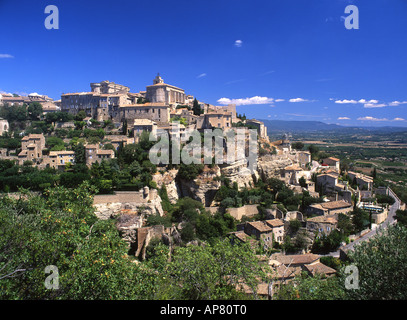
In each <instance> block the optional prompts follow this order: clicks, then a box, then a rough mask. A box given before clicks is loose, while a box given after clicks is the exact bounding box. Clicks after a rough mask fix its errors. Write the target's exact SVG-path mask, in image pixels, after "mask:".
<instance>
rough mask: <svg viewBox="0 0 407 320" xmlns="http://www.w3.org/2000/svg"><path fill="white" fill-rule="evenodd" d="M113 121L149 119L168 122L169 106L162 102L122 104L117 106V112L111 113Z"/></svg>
mask: <svg viewBox="0 0 407 320" xmlns="http://www.w3.org/2000/svg"><path fill="white" fill-rule="evenodd" d="M113 117H114V119H115V121H119V122H121V121H124V120H127V121H130V122H131V121H134V119H149V120H151V121H158V122H169V121H170V108H169V106H168V105H166V104H163V103H158V102H157V103H155V102H154V103H153V102H148V103H143V104H132V105H124V106H120V107H119V108H118V111H117V113H113Z"/></svg>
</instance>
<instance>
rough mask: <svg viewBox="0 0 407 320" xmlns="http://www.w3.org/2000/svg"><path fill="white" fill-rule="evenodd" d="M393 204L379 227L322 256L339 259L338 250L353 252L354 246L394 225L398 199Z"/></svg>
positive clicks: (398, 206)
mask: <svg viewBox="0 0 407 320" xmlns="http://www.w3.org/2000/svg"><path fill="white" fill-rule="evenodd" d="M394 200H395V202H394V204H393V205H392V206H391V207H390V208H389V212H388V214H387V218H386V220H384V221H383V222H382V223H381V224H380V225H378V226H377V227H376V228H374V229H372V230H370V231H369V232H368V233H366V234H364V235H363V236H361V237H359V238H357V239H355V240H354V241H353V242H350V243H349V244H347V245H345V246H342V247H340V248H339V249H338V250H337V251H334V252H330V253H328V254H326V255H324V256H331V257H337V258H338V257H339V251H340V250H344V251H347V250H353V249H354V248H355V245H357V244H359V243H361V242H362V241H366V240H368V239H370V238H371V237H374V236H375V235H376V234H377V233H378V232H380V231H381V230H384V229H386V228H388V227H389V226H390V225H392V224H394V223H396V220H395V219H394V216H395V215H396V211H397V210H398V209H399V208H400V204H401V203H400V200H399V199H396V198H395V199H394Z"/></svg>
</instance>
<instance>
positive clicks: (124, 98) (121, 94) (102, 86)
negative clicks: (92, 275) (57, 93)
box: [61, 81, 135, 121]
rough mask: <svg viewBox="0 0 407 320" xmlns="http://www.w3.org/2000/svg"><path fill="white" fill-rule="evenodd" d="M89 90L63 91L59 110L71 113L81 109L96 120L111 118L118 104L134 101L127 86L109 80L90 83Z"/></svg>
mask: <svg viewBox="0 0 407 320" xmlns="http://www.w3.org/2000/svg"><path fill="white" fill-rule="evenodd" d="M90 86H91V90H92V91H91V92H79V93H64V94H62V95H61V110H62V111H65V112H70V113H73V114H76V113H78V112H79V111H81V110H83V111H85V112H86V115H87V116H90V117H92V118H94V119H96V120H98V121H102V120H108V119H111V118H112V113H113V112H114V110H115V109H117V108H118V107H119V106H122V105H125V104H130V103H134V99H135V97H134V96H133V95H130V94H129V90H130V89H129V88H128V87H126V86H123V85H120V84H116V83H114V82H110V81H102V82H100V83H91V84H90Z"/></svg>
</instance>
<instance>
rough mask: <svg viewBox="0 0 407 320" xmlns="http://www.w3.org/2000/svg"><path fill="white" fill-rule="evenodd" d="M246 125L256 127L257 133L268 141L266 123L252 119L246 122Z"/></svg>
mask: <svg viewBox="0 0 407 320" xmlns="http://www.w3.org/2000/svg"><path fill="white" fill-rule="evenodd" d="M246 124H247V125H252V126H255V127H256V128H257V132H258V135H259V137H260V138H264V139H268V135H267V127H266V126H265V125H264V122H262V121H259V120H256V119H251V120H246Z"/></svg>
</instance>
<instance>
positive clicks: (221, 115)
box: [196, 112, 232, 130]
mask: <svg viewBox="0 0 407 320" xmlns="http://www.w3.org/2000/svg"><path fill="white" fill-rule="evenodd" d="M196 128H197V130H204V129H216V128H219V129H222V130H227V129H230V128H232V114H231V113H230V112H213V113H205V114H201V115H200V116H199V118H197V121H196Z"/></svg>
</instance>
